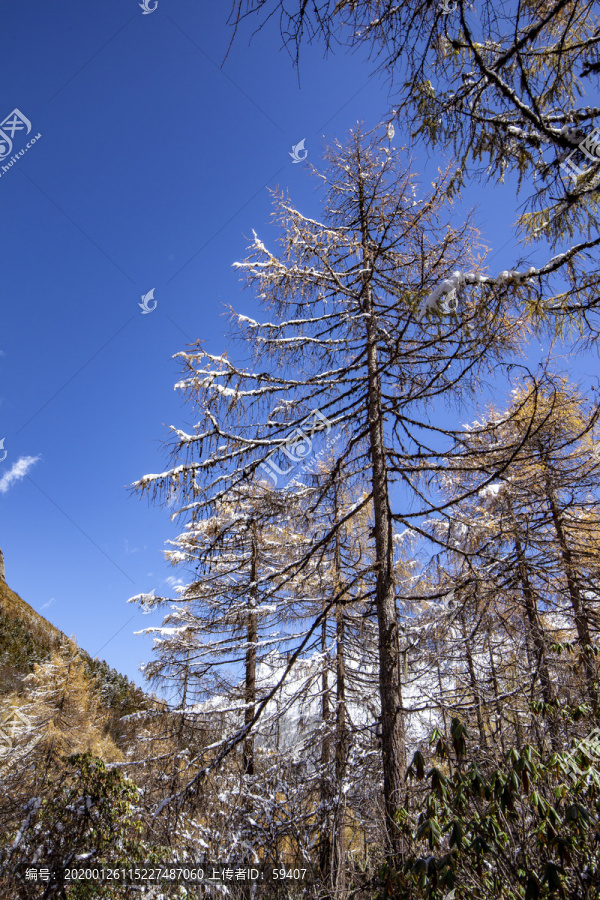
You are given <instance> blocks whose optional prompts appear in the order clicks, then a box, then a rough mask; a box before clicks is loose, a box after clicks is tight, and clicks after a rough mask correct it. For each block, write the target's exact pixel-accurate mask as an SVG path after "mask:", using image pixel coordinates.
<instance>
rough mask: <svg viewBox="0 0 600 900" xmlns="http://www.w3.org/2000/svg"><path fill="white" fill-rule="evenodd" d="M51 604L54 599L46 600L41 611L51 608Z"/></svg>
mask: <svg viewBox="0 0 600 900" xmlns="http://www.w3.org/2000/svg"><path fill="white" fill-rule="evenodd" d="M53 603H54V597H50V599H49V600H48V602H47V603H44V605H43V606H42V607H41V608H42V609H48V607H49V606H52V604H53Z"/></svg>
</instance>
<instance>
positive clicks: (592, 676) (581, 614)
mask: <svg viewBox="0 0 600 900" xmlns="http://www.w3.org/2000/svg"><path fill="white" fill-rule="evenodd" d="M546 497H547V499H548V503H549V505H550V512H551V513H552V521H553V523H554V528H555V531H556V537H557V538H558V545H559V547H560V553H561V558H562V563H563V566H564V569H565V576H566V579H567V588H568V591H569V596H570V598H571V606H572V607H573V616H574V619H575V628H576V629H577V638H578V643H579V648H580V651H581V655H582V657H583V668H584V672H585V680H586V683H587V693H588V696H589V698H590V700H591V701H592V702H593V704H594V706H595V707H596V712H597V711H598V703H599V698H598V691H597V689H596V684H595V681H596V673H595V672H594V666H593V665H592V658H591V656H590V648H591V646H592V639H591V636H590V625H589V622H588V619H587V616H586V614H585V606H584V604H583V600H582V597H581V592H580V590H579V585H578V584H577V577H576V573H575V566H574V565H573V557H572V555H571V550H570V548H569V545H568V543H567V537H566V534H565V530H564V527H563V522H562V517H561V515H560V512H559V510H558V506H557V503H556V500H555V497H554V492H553V490H552V487H551V485H550V480H549V478H548V477H547V476H546Z"/></svg>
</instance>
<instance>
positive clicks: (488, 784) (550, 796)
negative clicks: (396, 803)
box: [380, 719, 600, 900]
mask: <svg viewBox="0 0 600 900" xmlns="http://www.w3.org/2000/svg"><path fill="white" fill-rule="evenodd" d="M467 741H468V734H467V730H466V728H465V726H464V724H463V723H462V722H460V721H459V720H458V719H454V720H453V722H452V728H451V741H450V746H449V745H448V743H447V742H446V741H445V740H444V738H443V736H442V734H441V733H440V732H439V731H437V730H436V731H434V733H433V735H432V738H431V745H432V749H433V753H432V762H433V765H432V766H431V768H430V769H429V771H427V773H426V769H427V766H426V762H425V759H424V757H423V754H422V753H421V752H417V753H415V755H414V757H413V759H412V762H411V765H410V767H409V769H408V772H407V777H409V778H411V779H414V780H415V781H416V782H423V783H426V792H425V795H424V798H423V799H422V801H421V800H420V801H419V802H418V805H417V808H416V809H406V808H403V809H402V810H400V813H399V815H398V819H397V824H398V828H399V830H400V832H401V834H402V836H403V839H404V842H405V848H406V852H405V856H404V861H403V863H402V865H399V866H398V867H397V869H396V871H391V870H390V869H386V870H385V871H384V873H383V879H384V883H385V888H384V890H383V892H382V893H381V894H380V896H388V897H392V896H393V897H397V898H405V900H416V898H426V900H444V898H445V897H446V896H447V895H448V894H450V896H451V897H453V900H492V898H493V900H546V898H565V900H566V898H569V900H571V898H577V900H592V898H594V900H595V898H598V897H599V896H600V764H599V760H598V759H597V758H593V754H592V753H590V750H589V745H588V744H586V742H585V741H580V742H578V743H576V744H575V746H574V747H573V748H572V749H571V751H570V752H569V753H567V752H565V753H554V754H552V756H550V757H549V758H548V759H546V760H542V759H541V758H540V757H539V755H538V753H537V752H536V751H535V750H534V749H533V748H532V747H531V746H530V745H525V746H523V747H522V748H521V750H517V749H514V748H513V749H511V750H510V752H509V753H508V754H507V755H506V758H505V760H504V762H503V764H502V765H501V766H500V767H498V768H490V769H489V770H486V768H485V765H484V763H483V762H477V761H475V760H474V759H473V757H472V755H471V759H470V761H467Z"/></svg>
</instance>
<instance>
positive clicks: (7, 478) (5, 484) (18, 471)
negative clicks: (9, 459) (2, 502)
mask: <svg viewBox="0 0 600 900" xmlns="http://www.w3.org/2000/svg"><path fill="white" fill-rule="evenodd" d="M38 459H39V456H22V457H21V458H20V459H18V460H17V461H16V463H14V464H13V467H12V469H10V470H9V471H8V472H6V474H5V475H3V476H2V478H0V494H5V493H6V492H7V490H8V489H9V487H10V486H11V484H12V483H13V481H20V480H21V478H25V476H26V475H27V472H28V471H29V469H30V468H31V467H32V466H33V465H34V464H35V463H36V462H37V461H38Z"/></svg>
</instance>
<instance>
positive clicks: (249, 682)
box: [243, 522, 258, 775]
mask: <svg viewBox="0 0 600 900" xmlns="http://www.w3.org/2000/svg"><path fill="white" fill-rule="evenodd" d="M251 541H252V549H251V556H250V581H251V583H252V584H253V585H254V584H255V583H256V575H257V569H258V565H257V557H258V546H257V536H256V522H252V524H251ZM255 607H256V588H255V587H252V588H250V612H249V613H248V619H247V623H246V644H247V646H246V686H245V687H246V690H245V696H244V701H245V704H246V708H245V712H244V724H245V725H249V724H250V722H251V721H252V719H253V718H254V711H255V705H256V644H257V640H258V623H257V618H256V613H255V612H254V611H253V610H254V608H255ZM243 766H244V775H254V735H253V734H252V733H251V732H249V733H248V734H247V735H246V738H245V740H244V750H243Z"/></svg>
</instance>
